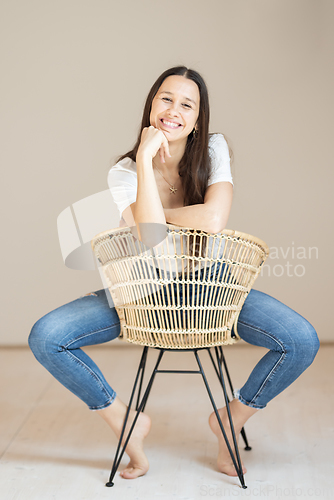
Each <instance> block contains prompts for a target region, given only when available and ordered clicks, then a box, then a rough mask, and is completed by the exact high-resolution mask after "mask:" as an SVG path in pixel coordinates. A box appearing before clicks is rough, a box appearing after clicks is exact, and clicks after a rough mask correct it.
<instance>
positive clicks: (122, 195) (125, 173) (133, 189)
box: [108, 158, 137, 217]
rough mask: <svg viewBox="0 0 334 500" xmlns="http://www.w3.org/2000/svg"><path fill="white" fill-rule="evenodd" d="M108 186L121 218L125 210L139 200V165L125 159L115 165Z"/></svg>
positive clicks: (110, 172)
mask: <svg viewBox="0 0 334 500" xmlns="http://www.w3.org/2000/svg"><path fill="white" fill-rule="evenodd" d="M108 186H109V189H110V191H111V195H112V197H113V199H114V202H115V203H116V205H117V208H118V211H119V214H120V217H122V213H123V212H124V210H125V209H126V208H127V207H129V206H130V205H131V204H132V203H135V201H136V199H137V165H136V163H135V162H134V161H132V160H131V159H130V158H124V159H123V160H121V161H119V162H118V163H116V165H114V166H113V167H112V168H111V169H110V170H109V174H108Z"/></svg>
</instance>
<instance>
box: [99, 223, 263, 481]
mask: <svg viewBox="0 0 334 500" xmlns="http://www.w3.org/2000/svg"><path fill="white" fill-rule="evenodd" d="M167 232H168V233H171V236H172V238H173V244H172V245H171V248H169V246H168V245H169V243H167V253H164V252H165V249H164V248H162V249H161V248H160V250H158V256H157V253H155V254H154V253H152V249H150V252H151V254H150V255H148V256H147V253H149V252H147V247H145V245H143V244H142V243H141V242H138V240H136V238H135V236H133V234H132V233H131V229H130V228H117V229H114V230H110V231H104V232H103V233H100V234H98V235H97V236H95V238H93V240H92V248H93V251H94V253H95V256H96V258H97V260H98V262H99V263H100V264H101V265H102V269H103V274H104V277H105V279H106V282H107V286H108V288H109V291H110V293H111V296H112V298H113V301H114V305H115V307H116V310H117V312H118V315H119V318H120V323H121V336H123V340H125V341H127V342H131V343H134V344H137V345H142V346H144V348H143V352H142V356H141V359H140V363H139V367H138V370H137V374H136V378H135V382H134V385H133V388H132V392H131V396H130V400H129V404H128V408H127V412H126V416H125V419H124V424H123V428H122V431H121V435H120V438H119V442H118V446H117V449H116V453H115V458H114V462H113V466H112V469H111V473H110V477H109V481H108V482H107V483H106V486H108V487H110V486H113V485H114V482H113V480H114V476H115V474H116V471H117V469H118V467H119V464H120V462H121V459H122V457H123V454H124V452H125V450H126V446H127V444H128V442H129V439H130V437H131V434H132V431H133V429H134V427H135V425H136V422H137V419H138V416H139V413H140V412H142V411H144V409H145V406H146V404H147V400H148V397H149V394H150V391H151V389H152V385H153V382H154V379H155V376H156V374H157V373H191V374H200V375H201V376H202V379H203V382H204V384H205V387H206V390H207V392H208V396H209V398H210V401H211V404H212V406H213V409H214V412H215V414H216V417H217V420H218V423H219V426H220V429H221V431H222V434H223V436H224V439H225V442H226V446H227V448H228V451H229V453H230V456H231V459H232V462H233V465H234V467H235V470H236V473H237V476H238V478H239V481H240V484H241V487H242V488H246V487H247V486H246V485H245V480H244V475H243V471H242V464H241V460H240V454H239V449H238V443H237V438H236V435H235V430H234V425H233V421H232V416H231V412H230V408H229V404H228V403H229V401H230V400H229V397H228V394H227V390H226V383H225V380H224V374H223V369H222V367H223V366H224V370H225V374H226V377H227V380H228V383H229V387H230V390H231V393H232V398H233V386H232V381H231V377H230V375H229V372H228V368H227V364H226V360H225V357H224V354H223V349H222V345H228V344H233V343H235V342H237V341H238V340H239V338H240V337H239V336H238V333H237V328H236V326H237V321H238V317H239V313H240V310H241V308H242V306H243V304H244V301H245V299H246V297H247V295H248V293H249V291H250V289H251V288H252V286H253V284H254V281H255V279H256V278H257V277H258V275H259V273H260V269H261V267H262V265H263V264H264V262H265V260H266V258H267V257H268V255H269V249H268V246H267V245H266V243H264V242H263V241H262V240H260V239H258V238H256V237H254V236H251V235H249V234H245V233H241V232H238V231H232V230H228V229H226V230H224V231H222V232H221V233H219V234H218V235H215V234H208V233H204V232H203V231H197V230H193V229H187V228H181V227H178V226H175V225H169V224H168V225H167ZM176 235H178V236H179V237H180V238H181V239H180V241H181V247H182V245H183V243H182V241H183V240H182V238H183V237H185V239H186V244H185V245H184V247H185V248H186V250H187V252H186V251H184V248H182V249H181V253H179V250H178V249H177V246H176V243H175V242H176V238H177V236H176ZM191 238H192V239H191ZM205 238H206V239H205ZM223 240H224V244H223V245H222V241H223ZM166 241H167V240H166ZM189 241H191V243H189ZM203 241H205V242H206V243H203ZM208 242H211V247H210V244H208ZM198 243H199V244H198ZM217 243H218V250H219V249H222V252H221V251H220V252H218V251H217V253H216V255H214V249H215V248H216V247H215V245H216V244H217ZM221 245H222V247H221ZM216 246H217V245H216ZM196 248H197V249H196ZM210 248H211V250H210ZM198 249H199V250H198ZM129 250H130V254H129ZM137 252H139V253H137ZM145 252H146V255H145ZM159 252H160V254H159ZM210 252H211V253H210ZM143 255H144V257H143ZM137 256H138V259H139V262H140V265H142V264H141V262H142V261H143V260H145V259H146V260H147V262H148V263H149V264H150V266H152V257H153V261H154V262H156V260H154V259H156V258H158V259H159V258H162V260H161V261H160V266H162V265H163V267H164V270H165V271H166V260H167V267H168V266H169V269H171V265H172V263H173V259H174V263H175V258H176V259H179V262H180V263H181V267H182V272H179V273H178V274H176V277H174V278H170V276H172V273H169V275H168V276H167V279H166V274H165V275H163V277H162V279H161V276H160V275H159V273H158V275H157V273H156V272H155V273H153V272H152V271H150V272H149V273H148V275H146V274H145V273H146V271H145V270H144V272H143V273H142V272H140V273H139V276H138V273H137V275H136V276H135V277H134V278H133V275H134V274H136V273H133V271H132V269H131V266H132V264H131V262H133V261H134V260H136V259H137ZM149 259H151V260H149ZM168 259H169V260H168ZM203 261H204V263H203ZM161 262H162V263H163V264H161ZM195 262H196V265H197V266H198V268H199V269H200V268H201V266H203V268H204V269H207V267H205V265H206V266H209V270H210V272H211V268H212V266H213V268H214V272H216V270H217V264H218V262H220V263H224V265H226V266H227V268H226V269H227V270H226V269H225V268H224V267H223V270H224V271H223V281H218V278H217V281H215V278H213V280H214V282H213V283H214V286H215V287H216V288H215V290H218V292H217V291H215V292H212V293H213V294H214V295H213V297H214V300H216V298H215V297H217V296H218V297H219V300H218V304H216V302H215V301H214V303H211V298H212V295H211V292H210V293H209V292H207V291H206V292H205V293H206V296H205V298H204V299H203V298H201V299H200V300H201V303H200V304H198V303H197V304H194V301H193V303H192V304H187V303H182V304H180V303H179V302H178V299H179V298H178V295H177V297H176V296H175V294H174V295H173V293H172V295H173V297H172V298H171V299H170V296H169V292H168V298H167V299H166V300H167V305H165V304H164V303H163V302H161V300H160V298H159V301H158V302H159V303H158V304H156V303H155V304H152V301H151V300H150V299H149V298H147V297H149V296H150V293H152V292H150V293H148V292H147V288H146V287H147V286H148V285H147V283H148V282H152V283H157V284H159V285H160V286H161V284H163V285H164V286H165V285H166V283H172V284H173V283H174V282H175V281H176V283H179V285H178V286H181V287H182V290H183V292H184V290H185V289H186V288H187V287H188V286H189V283H190V284H192V283H196V284H197V286H198V284H200V283H201V281H200V280H197V281H196V280H195V278H194V277H193V276H194V275H193V274H192V272H194V269H195V267H194V266H195ZM214 263H215V264H214ZM214 266H216V267H214ZM129 269H130V271H129ZM160 269H161V267H160ZM185 269H186V271H185ZM218 269H219V273H220V268H218ZM228 269H230V270H231V271H228ZM156 271H157V270H156ZM153 274H155V276H151V275H153ZM167 274H168V273H167ZM174 276H175V275H174ZM205 276H206V275H205ZM151 278H152V279H151ZM220 278H221V274H219V279H220ZM133 279H134V283H135V286H136V287H139V290H140V287H142V288H141V289H142V292H141V293H143V291H144V295H141V294H140V293H139V294H138V295H137V290H138V288H135V291H132V290H131V286H132V285H131V283H132V280H133ZM210 279H212V278H210ZM210 279H209V281H207V280H208V278H207V277H205V285H206V286H207V285H208V284H210V283H211V282H210ZM225 279H226V281H225ZM194 280H195V281H194ZM217 287H218V288H217ZM221 287H222V288H221ZM172 291H173V290H172ZM215 294H216V295H215ZM204 295H205V294H204ZM209 295H210V301H209V299H208V296H209ZM185 296H186V295H185ZM143 297H146V298H144V299H143ZM180 310H181V312H180ZM187 310H191V311H195V312H191V314H189V316H188V319H184V318H187V316H186V314H187V313H186V311H187ZM143 311H144V312H143ZM152 311H153V312H152ZM166 311H167V312H166ZM169 311H171V312H169ZM196 311H197V312H196ZM203 311H207V312H206V313H205V312H203ZM208 311H209V312H208ZM154 314H156V315H157V316H158V322H157V319H156V316H154ZM168 314H170V316H169V319H168V320H167V319H166V315H167V316H168ZM172 315H174V316H172ZM215 315H216V316H215ZM172 317H173V318H174V320H175V318H177V321H176V320H175V321H173V322H172V323H171V324H172V326H170V325H168V323H169V322H171V321H172V320H171V319H170V318H172ZM147 318H149V320H148V319H147ZM189 318H190V319H189ZM212 318H214V319H215V318H217V320H216V319H215V322H214V324H215V326H214V327H212V325H211V323H212V321H213V319H212ZM141 321H143V322H144V326H142V323H141ZM160 322H161V324H160ZM152 323H153V324H154V325H155V328H154V327H153V326H154V325H153V326H152ZM145 325H146V326H145ZM218 325H219V326H218ZM148 347H151V348H152V347H153V348H155V349H157V350H158V351H159V354H158V358H157V360H156V363H155V366H154V369H153V371H152V373H151V374H150V376H149V380H148V382H147V385H146V388H145V389H144V390H143V379H144V373H145V368H146V361H147V355H148ZM203 349H205V350H207V351H208V354H209V357H210V360H211V362H212V365H213V367H214V370H215V373H216V375H217V377H218V379H219V381H220V385H221V387H222V390H223V394H224V399H225V404H226V408H227V414H228V418H229V423H230V428H231V433H232V438H233V447H234V452H235V456H234V452H233V450H232V446H231V445H230V443H229V440H228V438H227V435H226V432H225V429H224V426H223V424H222V421H221V418H220V416H219V413H218V409H217V405H216V403H215V400H214V398H213V395H212V391H211V389H210V386H209V383H208V380H207V377H206V375H205V373H204V369H203V366H202V364H201V361H200V357H199V351H201V350H203ZM212 349H213V350H214V351H215V357H216V360H215V359H214V357H213V355H212V352H211V350H212ZM166 351H178V352H180V351H192V352H193V354H194V356H195V359H196V362H197V365H198V370H160V369H159V365H160V362H161V360H162V357H163V355H164V353H165V352H166ZM138 384H139V385H138ZM136 391H137V400H136V405H135V408H136V411H137V414H136V416H135V418H134V421H133V423H132V426H131V428H130V430H129V432H128V434H127V436H126V437H125V441H124V445H123V447H122V441H123V438H124V433H125V428H126V424H127V421H128V416H129V413H130V409H131V406H132V403H133V400H134V398H135V394H136ZM142 392H143V395H142ZM241 435H242V437H243V439H244V442H245V445H246V447H245V449H246V450H250V449H251V447H250V446H249V444H248V440H247V437H246V433H245V430H244V429H242V431H241Z"/></svg>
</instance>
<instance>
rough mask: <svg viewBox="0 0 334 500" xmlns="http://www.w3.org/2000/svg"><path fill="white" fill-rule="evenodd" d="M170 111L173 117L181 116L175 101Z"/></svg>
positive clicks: (170, 106) (169, 108)
mask: <svg viewBox="0 0 334 500" xmlns="http://www.w3.org/2000/svg"><path fill="white" fill-rule="evenodd" d="M168 111H169V113H170V115H171V116H179V109H178V103H177V102H175V101H173V102H171V103H170V105H169V107H168Z"/></svg>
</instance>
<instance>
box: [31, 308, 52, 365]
mask: <svg viewBox="0 0 334 500" xmlns="http://www.w3.org/2000/svg"><path fill="white" fill-rule="evenodd" d="M53 330H54V328H53V327H52V326H51V325H48V321H46V320H45V316H44V317H42V318H40V319H39V320H38V321H36V323H35V324H34V326H33V327H32V329H31V331H30V334H29V337H28V344H29V347H30V349H31V351H32V352H33V353H34V355H35V357H36V358H38V356H39V355H43V353H46V352H50V351H52V350H54V349H55V347H56V346H55V342H54V339H56V336H55V335H52V332H53ZM56 350H57V349H56Z"/></svg>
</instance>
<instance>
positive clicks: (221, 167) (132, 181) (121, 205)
mask: <svg viewBox="0 0 334 500" xmlns="http://www.w3.org/2000/svg"><path fill="white" fill-rule="evenodd" d="M209 155H210V157H211V172H210V176H209V181H208V186H210V185H211V184H215V183H216V182H230V183H231V184H232V185H233V179H232V175H231V167H230V155H229V149H228V145H227V142H226V140H225V138H224V136H223V135H222V134H213V135H211V136H210V137H209ZM108 185H109V189H110V191H111V194H112V197H113V199H114V201H115V204H116V205H117V208H118V211H119V214H120V219H121V218H122V214H123V212H124V210H125V209H126V208H127V207H128V206H130V205H131V204H132V203H135V202H136V199H137V165H136V163H135V162H134V161H133V160H131V159H130V158H124V159H123V160H121V161H119V162H118V163H116V165H114V166H113V167H112V168H111V169H110V171H109V174H108ZM162 245H163V248H164V250H165V251H167V249H168V250H169V252H170V249H171V248H174V246H173V238H172V236H171V235H168V236H167V239H166V240H165V242H163V243H162ZM181 247H183V245H181V242H180V241H178V242H177V244H176V254H178V253H179V252H180V251H181ZM207 250H208V251H209V254H210V255H211V257H214V256H215V254H217V252H216V249H215V247H214V248H212V245H210V247H209V248H208V249H207ZM217 250H218V247H217ZM150 251H151V253H152V256H153V255H154V257H157V260H156V259H154V260H155V267H156V268H160V269H163V268H164V267H165V266H164V262H163V260H164V259H163V258H162V260H160V259H159V254H161V248H160V249H159V250H156V249H155V248H153V249H151V250H150ZM222 251H223V246H221V245H220V247H219V253H220V252H222ZM165 264H166V261H165ZM167 269H169V271H167V274H168V275H170V272H172V273H177V274H178V273H180V272H181V270H182V262H181V260H180V259H176V260H175V261H174V262H173V265H172V267H171V261H170V260H169V261H168V266H167Z"/></svg>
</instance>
